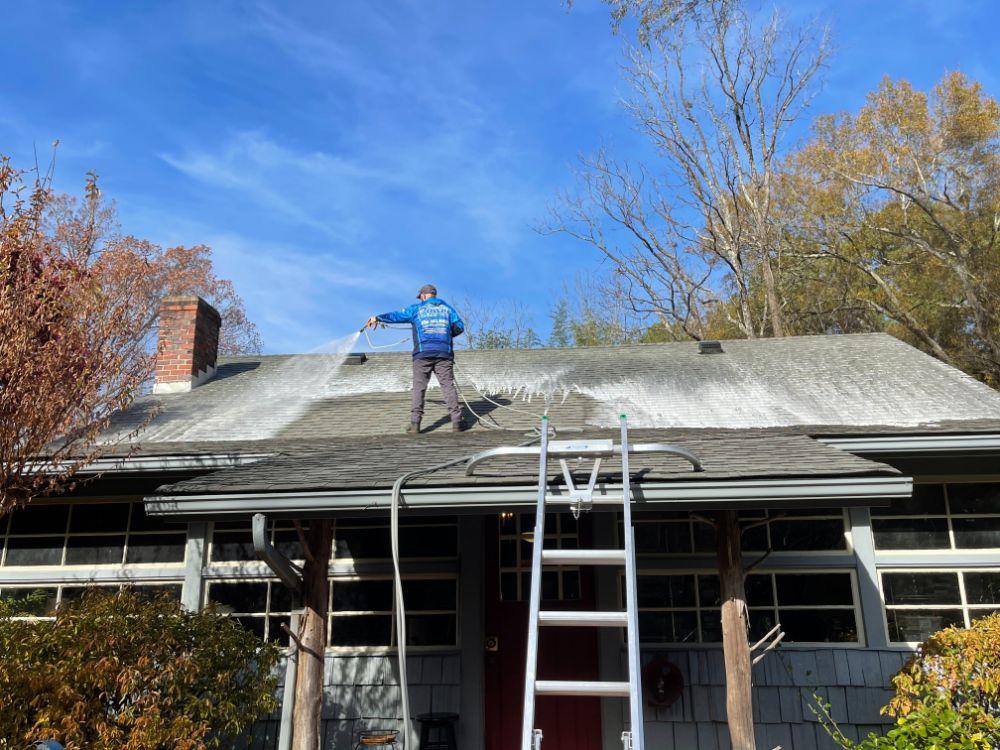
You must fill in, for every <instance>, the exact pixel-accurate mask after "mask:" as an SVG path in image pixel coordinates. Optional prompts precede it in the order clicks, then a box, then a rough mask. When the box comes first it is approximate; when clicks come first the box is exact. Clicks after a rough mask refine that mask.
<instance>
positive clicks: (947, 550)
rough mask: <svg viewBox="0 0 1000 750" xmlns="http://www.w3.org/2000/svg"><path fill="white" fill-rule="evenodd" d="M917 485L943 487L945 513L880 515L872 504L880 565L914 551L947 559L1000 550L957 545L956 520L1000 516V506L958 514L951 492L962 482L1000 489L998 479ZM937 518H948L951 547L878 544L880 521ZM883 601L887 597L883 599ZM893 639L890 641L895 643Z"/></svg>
mask: <svg viewBox="0 0 1000 750" xmlns="http://www.w3.org/2000/svg"><path fill="white" fill-rule="evenodd" d="M915 484H918V485H924V486H928V485H933V486H940V487H941V494H942V497H943V499H944V513H920V514H917V513H910V514H892V515H879V511H880V510H882V509H881V508H877V507H873V508H871V509H870V510H869V522H870V523H871V533H872V545H873V546H874V549H875V556H876V559H878V560H879V562H880V567H881V565H882V564H884V565H886V566H889V565H892V560H893V558H894V557H903V556H906V555H912V554H914V553H919V554H921V555H927V556H935V557H940V558H941V559H947V558H949V557H958V556H961V555H970V554H990V553H998V552H1000V544H998V545H997V546H996V547H958V546H956V544H955V524H954V519H956V518H965V519H979V518H1000V508H998V510H997V512H996V513H955V512H953V511H952V509H951V492H950V489H949V488H950V487H955V486H960V485H970V484H994V485H997V487H998V489H1000V483H997V482H986V481H968V482H960V481H919V480H916V481H915ZM928 518H936V519H940V518H943V519H945V522H946V523H947V526H948V545H949V546H948V547H929V548H928V547H900V548H895V549H880V548H879V546H878V537H877V532H876V531H875V524H876V522H877V521H885V520H893V519H896V520H901V521H908V520H918V519H928ZM881 591H882V588H881V578H880V579H879V592H880V593H881ZM883 601H884V600H883ZM893 642H894V641H890V643H893Z"/></svg>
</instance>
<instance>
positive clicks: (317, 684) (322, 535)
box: [292, 521, 333, 750]
mask: <svg viewBox="0 0 1000 750" xmlns="http://www.w3.org/2000/svg"><path fill="white" fill-rule="evenodd" d="M306 542H307V549H306V550H305V565H304V566H303V569H302V604H303V612H302V619H301V621H300V623H299V632H298V638H299V640H298V644H297V645H298V659H299V664H298V670H297V671H296V674H295V706H294V709H293V710H292V750H319V741H320V717H321V715H322V711H323V666H324V653H325V651H326V617H327V602H328V601H329V599H330V580H329V570H330V555H331V550H332V546H333V522H332V521H311V522H310V523H309V530H308V531H307V532H306Z"/></svg>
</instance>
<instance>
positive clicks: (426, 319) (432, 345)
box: [375, 297, 465, 359]
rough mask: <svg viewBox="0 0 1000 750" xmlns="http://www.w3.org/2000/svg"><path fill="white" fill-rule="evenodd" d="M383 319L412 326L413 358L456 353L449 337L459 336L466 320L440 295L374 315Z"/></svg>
mask: <svg viewBox="0 0 1000 750" xmlns="http://www.w3.org/2000/svg"><path fill="white" fill-rule="evenodd" d="M375 319H376V320H378V321H380V322H382V323H410V324H411V325H412V326H413V356H414V358H416V359H451V358H453V357H454V356H455V353H454V348H453V347H452V345H451V340H452V339H453V338H454V337H455V336H461V335H462V332H463V331H464V330H465V323H463V322H462V319H461V318H460V317H458V313H457V312H455V310H454V308H453V307H452V306H451V305H449V304H448V303H447V302H445V301H444V300H442V299H438V298H437V297H431V298H430V299H426V300H424V301H423V302H417V303H416V304H414V305H410V306H409V307H407V308H406V309H405V310H400V311H399V312H387V313H382V314H381V315H376V316H375Z"/></svg>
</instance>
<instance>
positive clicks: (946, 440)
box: [813, 433, 1000, 455]
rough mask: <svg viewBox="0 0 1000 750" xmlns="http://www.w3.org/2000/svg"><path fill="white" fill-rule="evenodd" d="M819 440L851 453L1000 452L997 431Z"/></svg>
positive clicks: (818, 440) (820, 437)
mask: <svg viewBox="0 0 1000 750" xmlns="http://www.w3.org/2000/svg"><path fill="white" fill-rule="evenodd" d="M813 439H814V440H816V442H819V443H823V444H824V445H829V446H830V447H832V448H839V449H840V450H842V451H847V452H848V453H874V454H887V453H908V454H914V455H919V454H921V453H927V454H935V453H969V452H1000V435H998V434H995V433H981V434H966V435H898V436H891V437H870V436H858V437H839V438H830V437H823V436H816V437H814V438H813Z"/></svg>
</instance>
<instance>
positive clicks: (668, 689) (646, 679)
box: [642, 654, 684, 708]
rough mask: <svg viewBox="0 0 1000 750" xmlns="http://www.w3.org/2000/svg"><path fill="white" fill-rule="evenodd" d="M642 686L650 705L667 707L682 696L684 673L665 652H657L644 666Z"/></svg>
mask: <svg viewBox="0 0 1000 750" xmlns="http://www.w3.org/2000/svg"><path fill="white" fill-rule="evenodd" d="M642 687H643V691H644V692H645V693H646V703H647V704H648V705H650V706H655V707H657V708H666V707H667V706H672V705H673V704H674V703H676V702H677V699H678V698H680V697H681V693H682V692H683V690H684V675H683V674H681V670H680V669H678V668H677V665H676V664H674V663H673V662H672V661H670V659H668V658H667V657H666V656H665V655H664V654H657V655H656V656H654V657H653V658H652V659H651V660H650V661H649V663H648V664H646V666H645V667H643V668H642Z"/></svg>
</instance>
